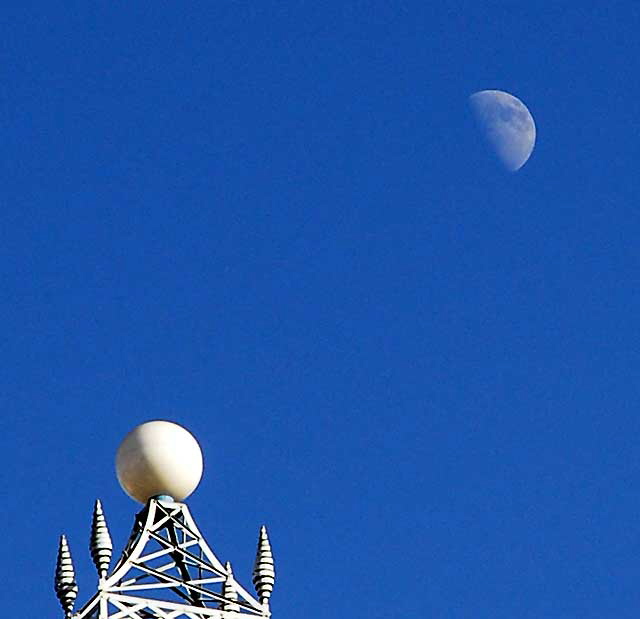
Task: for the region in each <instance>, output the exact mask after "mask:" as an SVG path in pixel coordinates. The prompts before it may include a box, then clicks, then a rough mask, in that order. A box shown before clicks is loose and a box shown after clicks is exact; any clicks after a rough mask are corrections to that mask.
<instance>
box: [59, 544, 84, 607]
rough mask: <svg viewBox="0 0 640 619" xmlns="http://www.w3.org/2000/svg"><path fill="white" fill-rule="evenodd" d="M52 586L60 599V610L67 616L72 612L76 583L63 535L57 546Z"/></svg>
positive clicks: (76, 594)
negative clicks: (56, 559) (54, 575)
mask: <svg viewBox="0 0 640 619" xmlns="http://www.w3.org/2000/svg"><path fill="white" fill-rule="evenodd" d="M54 588H55V591H56V595H57V596H58V600H60V605H61V606H62V610H64V612H65V615H66V616H67V617H70V616H71V614H72V613H73V605H74V603H75V601H76V597H77V596H78V584H77V583H76V574H75V571H74V569H73V561H72V560H71V552H70V551H69V544H68V543H67V538H66V537H65V536H64V535H61V536H60V545H59V546H58V561H57V563H56V578H55V584H54Z"/></svg>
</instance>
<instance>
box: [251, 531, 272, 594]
mask: <svg viewBox="0 0 640 619" xmlns="http://www.w3.org/2000/svg"><path fill="white" fill-rule="evenodd" d="M275 579H276V571H275V567H274V562H273V553H272V552H271V543H270V542H269V535H268V534H267V527H266V526H264V525H262V527H261V528H260V535H259V537H258V550H257V552H256V561H255V563H254V565H253V585H254V586H255V588H256V593H257V594H258V597H259V598H260V603H261V604H265V605H267V606H268V604H269V598H270V597H271V592H272V591H273V585H274V583H275Z"/></svg>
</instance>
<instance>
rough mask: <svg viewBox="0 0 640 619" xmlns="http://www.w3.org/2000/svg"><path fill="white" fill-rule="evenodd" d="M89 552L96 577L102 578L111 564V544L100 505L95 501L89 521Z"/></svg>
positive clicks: (98, 501)
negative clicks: (96, 571)
mask: <svg viewBox="0 0 640 619" xmlns="http://www.w3.org/2000/svg"><path fill="white" fill-rule="evenodd" d="M89 549H90V550H91V558H92V559H93V563H94V565H95V566H96V569H97V570H98V576H99V577H100V578H104V577H105V576H106V575H107V572H108V571H109V564H110V563H111V553H112V552H113V544H112V543H111V535H109V527H107V520H106V518H105V517H104V512H103V511H102V503H100V500H97V501H96V504H95V506H94V508H93V519H92V521H91V541H90V542H89Z"/></svg>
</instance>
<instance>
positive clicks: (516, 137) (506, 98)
mask: <svg viewBox="0 0 640 619" xmlns="http://www.w3.org/2000/svg"><path fill="white" fill-rule="evenodd" d="M469 104H470V105H471V110H472V112H473V115H474V117H475V119H476V122H477V124H478V126H479V128H480V130H481V131H482V133H483V135H484V137H485V139H486V141H487V142H488V143H489V146H490V147H491V149H492V150H493V152H494V153H495V154H496V155H497V157H498V159H499V160H500V162H501V163H502V165H504V167H505V168H506V169H507V170H509V171H510V172H515V171H516V170H519V169H520V168H521V167H522V166H523V165H524V164H525V163H526V162H527V160H528V159H529V157H530V156H531V153H532V151H533V147H534V146H535V143H536V125H535V122H534V121H533V116H531V113H530V112H529V110H528V109H527V106H526V105H525V104H524V103H522V101H520V99H518V98H517V97H514V96H513V95H510V94H509V93H508V92H504V91H502V90H481V91H479V92H476V93H474V94H472V95H471V96H470V97H469Z"/></svg>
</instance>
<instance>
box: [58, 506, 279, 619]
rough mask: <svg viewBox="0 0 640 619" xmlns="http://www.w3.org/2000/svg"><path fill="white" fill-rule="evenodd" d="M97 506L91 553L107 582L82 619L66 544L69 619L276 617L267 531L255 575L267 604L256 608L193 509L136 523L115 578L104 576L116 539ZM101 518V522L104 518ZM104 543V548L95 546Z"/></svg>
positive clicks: (170, 509)
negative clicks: (109, 540)
mask: <svg viewBox="0 0 640 619" xmlns="http://www.w3.org/2000/svg"><path fill="white" fill-rule="evenodd" d="M96 505H97V507H96V510H95V511H94V523H95V522H96V520H98V521H99V523H98V524H96V525H95V526H94V529H97V530H99V532H98V533H92V544H91V549H92V554H93V553H94V548H95V549H96V550H95V553H96V556H97V557H98V559H100V560H97V559H96V558H95V557H94V561H96V566H97V567H98V571H99V574H100V580H99V583H98V591H97V593H96V594H95V595H94V596H93V597H92V598H91V599H90V600H89V601H88V602H87V603H86V604H85V606H84V607H83V608H82V609H81V610H79V611H78V612H77V613H75V614H73V613H72V609H73V601H74V600H75V596H76V594H77V586H75V576H74V574H73V566H72V565H71V555H70V554H69V551H68V545H67V544H66V539H64V537H63V538H62V539H61V550H60V552H59V558H58V570H57V572H56V574H57V576H56V592H58V597H59V598H60V601H61V603H62V605H63V608H64V609H65V612H66V613H67V617H68V618H69V619H205V618H213V619H250V617H258V618H262V619H268V618H269V617H270V615H271V613H270V610H269V605H268V600H269V596H270V595H271V591H272V589H273V580H274V576H275V571H274V569H273V556H272V553H271V546H270V544H269V539H268V537H267V533H266V529H265V528H264V527H263V528H262V529H261V531H260V539H259V547H258V553H257V555H256V565H255V567H254V582H255V583H256V588H257V591H258V595H259V597H260V600H256V599H255V598H254V597H253V596H252V595H251V594H249V593H248V592H247V591H246V590H245V589H244V588H243V587H242V586H241V585H240V584H239V583H238V582H237V581H236V580H235V578H234V575H233V571H232V569H231V564H230V563H228V562H227V563H226V564H223V563H222V562H221V561H220V560H219V559H218V557H217V556H216V555H215V554H214V553H213V551H212V550H211V549H210V548H209V546H208V545H207V543H206V541H205V539H204V537H203V536H202V534H201V533H200V531H199V530H198V527H197V525H196V523H195V521H194V520H193V517H192V516H191V513H190V512H189V509H188V507H187V506H186V505H185V504H184V503H177V502H173V501H168V500H162V499H155V498H153V499H150V500H149V502H148V503H147V505H146V506H145V508H144V509H143V510H142V511H141V512H140V513H139V514H138V515H137V516H136V520H135V523H134V527H133V531H132V533H131V536H130V538H129V541H128V543H127V545H126V547H125V549H124V551H123V554H122V557H121V558H120V560H119V561H118V563H117V565H116V566H115V567H114V568H113V570H112V572H111V574H107V573H106V572H107V570H108V567H107V568H104V569H103V566H104V565H105V561H106V548H107V546H106V541H105V540H106V537H105V535H104V532H105V531H106V532H107V535H108V530H107V527H106V520H105V519H104V514H103V513H102V508H101V506H99V503H97V504H96ZM98 506H99V507H98ZM96 512H99V514H100V516H96ZM102 527H103V528H102ZM100 533H101V534H102V537H101V538H100ZM98 538H100V539H101V540H102V541H101V542H100V543H99V542H98V541H95V542H94V540H98ZM63 540H64V549H63ZM98 548H100V549H101V550H102V551H103V552H102V554H99V553H98V550H97V549H98ZM109 558H110V556H109ZM61 566H62V567H61ZM69 566H70V567H69ZM58 573H60V576H58ZM58 583H60V584H58ZM74 587H75V589H74Z"/></svg>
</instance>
